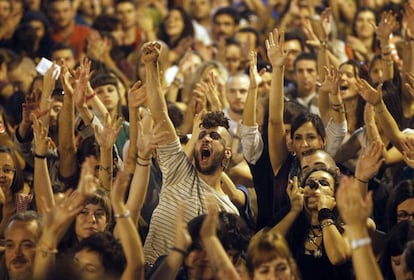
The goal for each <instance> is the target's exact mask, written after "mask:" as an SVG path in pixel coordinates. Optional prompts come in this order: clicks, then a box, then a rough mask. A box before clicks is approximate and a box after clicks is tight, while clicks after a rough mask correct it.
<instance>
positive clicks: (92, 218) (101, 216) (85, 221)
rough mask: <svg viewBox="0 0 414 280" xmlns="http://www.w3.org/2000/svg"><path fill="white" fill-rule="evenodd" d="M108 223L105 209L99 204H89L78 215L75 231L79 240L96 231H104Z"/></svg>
mask: <svg viewBox="0 0 414 280" xmlns="http://www.w3.org/2000/svg"><path fill="white" fill-rule="evenodd" d="M107 225H108V217H107V216H106V212H105V209H104V208H103V207H102V206H101V205H98V204H92V203H90V204H87V205H85V207H84V208H83V210H82V211H81V212H80V213H79V214H78V215H77V216H76V219H75V232H76V236H77V237H78V240H82V239H84V238H86V237H89V236H90V235H91V234H93V233H95V232H102V231H104V230H105V228H106V226H107Z"/></svg>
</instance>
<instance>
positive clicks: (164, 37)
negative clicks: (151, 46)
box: [158, 7, 195, 48]
mask: <svg viewBox="0 0 414 280" xmlns="http://www.w3.org/2000/svg"><path fill="white" fill-rule="evenodd" d="M174 10H175V11H178V12H179V13H180V15H181V18H182V20H183V22H184V29H183V31H182V32H181V34H180V36H179V37H178V38H177V40H175V41H171V39H170V37H169V35H168V34H167V30H166V26H165V25H166V22H167V20H168V17H169V16H170V14H171V12H172V11H174ZM194 33H195V32H194V27H193V23H192V19H191V16H190V15H189V14H188V13H187V12H186V11H185V10H184V8H183V7H174V8H172V9H171V10H170V11H169V13H168V16H167V17H166V18H165V19H164V20H163V22H162V23H161V25H160V29H159V32H158V38H159V39H160V40H161V41H163V42H164V43H166V44H167V45H168V47H169V48H175V47H177V46H178V44H179V43H180V41H181V39H184V38H187V37H191V38H194Z"/></svg>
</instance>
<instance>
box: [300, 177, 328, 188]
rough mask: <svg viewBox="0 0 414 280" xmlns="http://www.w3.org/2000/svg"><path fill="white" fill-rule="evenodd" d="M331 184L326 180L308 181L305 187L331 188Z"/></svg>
mask: <svg viewBox="0 0 414 280" xmlns="http://www.w3.org/2000/svg"><path fill="white" fill-rule="evenodd" d="M330 185H331V184H330V183H329V181H328V180H326V179H308V180H306V182H305V186H309V188H311V189H317V188H319V186H322V187H329V186H330Z"/></svg>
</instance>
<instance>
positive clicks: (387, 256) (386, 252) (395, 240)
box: [379, 221, 414, 279]
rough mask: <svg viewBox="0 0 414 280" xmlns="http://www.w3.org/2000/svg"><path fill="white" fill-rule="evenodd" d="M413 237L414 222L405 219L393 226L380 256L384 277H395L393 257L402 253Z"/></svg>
mask: <svg viewBox="0 0 414 280" xmlns="http://www.w3.org/2000/svg"><path fill="white" fill-rule="evenodd" d="M413 239H414V222H412V221H403V222H401V223H399V224H396V225H395V226H394V227H393V228H392V230H391V232H390V233H389V234H388V237H387V241H386V243H385V246H384V248H383V250H382V252H381V255H380V258H379V266H380V268H381V272H382V274H383V275H384V279H395V275H394V272H393V270H392V266H391V257H392V256H399V255H401V254H402V253H403V251H404V248H405V246H406V244H407V242H408V241H410V240H413Z"/></svg>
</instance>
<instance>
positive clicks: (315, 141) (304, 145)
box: [292, 122, 324, 159]
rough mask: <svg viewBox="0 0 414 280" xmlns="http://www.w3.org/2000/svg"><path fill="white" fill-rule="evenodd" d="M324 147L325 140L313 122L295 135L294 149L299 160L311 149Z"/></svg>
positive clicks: (301, 127)
mask: <svg viewBox="0 0 414 280" xmlns="http://www.w3.org/2000/svg"><path fill="white" fill-rule="evenodd" d="M323 146H324V142H323V139H322V138H321V136H320V135H319V134H318V131H317V130H316V128H315V126H314V125H313V124H312V123H311V122H306V123H304V124H303V125H302V126H300V127H299V128H298V129H297V130H296V131H295V133H294V134H293V139H292V148H293V151H294V152H295V153H296V156H297V157H298V158H299V159H301V158H302V155H303V154H304V153H305V152H306V151H308V150H310V149H322V148H323Z"/></svg>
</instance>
